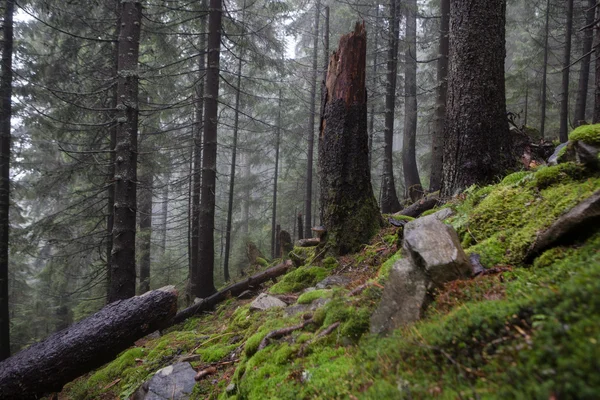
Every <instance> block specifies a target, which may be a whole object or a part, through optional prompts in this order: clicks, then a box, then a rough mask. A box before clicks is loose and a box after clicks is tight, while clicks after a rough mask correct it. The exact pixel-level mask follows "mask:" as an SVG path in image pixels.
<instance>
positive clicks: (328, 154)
mask: <svg viewBox="0 0 600 400" xmlns="http://www.w3.org/2000/svg"><path fill="white" fill-rule="evenodd" d="M366 35H367V34H366V31H365V25H364V23H363V24H360V23H357V24H356V28H355V30H354V32H353V33H350V34H347V35H344V36H342V38H341V39H340V44H339V46H338V50H337V51H336V52H334V53H333V55H332V56H331V58H330V59H329V68H328V71H329V72H328V74H327V82H326V93H325V96H323V100H324V109H325V112H324V118H323V121H322V122H321V126H320V135H319V142H320V143H319V168H320V174H319V176H320V179H321V201H320V203H321V220H322V221H323V224H324V225H325V227H326V229H327V240H328V243H329V244H331V246H332V250H333V251H334V252H335V253H338V254H345V253H348V252H351V251H355V250H357V249H358V248H359V247H360V245H361V244H364V243H367V242H368V241H369V240H370V239H371V237H372V235H373V234H375V232H376V231H377V229H378V228H379V226H380V225H381V216H380V214H379V210H378V207H377V202H376V201H375V197H374V196H373V188H372V186H371V174H370V173H369V170H368V163H369V149H368V132H367V90H366V87H365V70H366V50H367V36H366Z"/></svg>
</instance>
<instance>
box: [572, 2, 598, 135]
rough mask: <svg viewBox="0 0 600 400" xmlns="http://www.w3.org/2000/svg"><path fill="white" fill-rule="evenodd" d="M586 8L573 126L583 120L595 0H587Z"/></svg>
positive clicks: (592, 37) (590, 56)
mask: <svg viewBox="0 0 600 400" xmlns="http://www.w3.org/2000/svg"><path fill="white" fill-rule="evenodd" d="M587 7H588V9H587V10H586V12H585V27H584V29H585V30H584V37H583V44H582V49H581V57H582V59H581V69H580V70H579V81H578V87H577V100H576V102H575V115H574V117H573V122H574V123H573V126H575V127H577V126H579V125H580V124H581V122H582V121H585V110H586V105H587V97H588V84H589V78H590V60H591V58H592V53H593V51H592V44H593V41H594V29H593V28H594V15H595V11H596V0H588V2H587Z"/></svg>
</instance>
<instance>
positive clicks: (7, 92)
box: [0, 0, 15, 361]
mask: <svg viewBox="0 0 600 400" xmlns="http://www.w3.org/2000/svg"><path fill="white" fill-rule="evenodd" d="M14 10H15V1H14V0H6V1H5V2H4V16H3V17H4V23H3V24H2V65H0V73H1V74H2V76H1V77H0V107H1V108H0V174H1V176H0V180H1V184H0V361H1V360H4V359H5V358H8V357H10V322H9V311H8V235H9V229H10V226H9V215H8V214H9V213H8V210H9V208H10V145H11V127H10V120H11V116H12V100H11V98H12V79H13V73H12V55H13V13H14Z"/></svg>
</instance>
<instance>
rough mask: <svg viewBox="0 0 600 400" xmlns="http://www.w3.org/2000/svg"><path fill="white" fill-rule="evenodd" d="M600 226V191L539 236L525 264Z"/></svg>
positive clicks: (529, 251) (528, 252) (528, 253)
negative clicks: (551, 248)
mask: <svg viewBox="0 0 600 400" xmlns="http://www.w3.org/2000/svg"><path fill="white" fill-rule="evenodd" d="M599 225H600V190H596V191H595V192H594V194H592V195H591V196H590V197H588V198H587V199H585V200H583V201H582V202H581V203H579V204H578V205H576V206H575V207H573V208H572V209H571V210H570V211H568V212H567V213H566V214H564V215H563V216H561V217H560V218H559V219H557V220H556V221H555V222H554V223H553V224H552V225H551V226H550V227H549V228H548V229H546V230H545V231H543V232H541V233H540V234H538V236H537V238H536V240H535V241H534V243H533V244H532V245H531V247H530V248H529V250H528V251H527V254H526V255H525V262H531V261H533V260H534V258H535V256H537V255H538V254H540V253H541V252H543V251H544V250H546V249H548V248H550V247H552V246H555V245H557V244H560V243H561V242H568V241H569V240H570V239H572V238H574V237H576V236H577V234H585V233H589V232H591V231H594V230H595V229H597V227H598V226H599Z"/></svg>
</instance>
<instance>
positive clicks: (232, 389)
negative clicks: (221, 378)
mask: <svg viewBox="0 0 600 400" xmlns="http://www.w3.org/2000/svg"><path fill="white" fill-rule="evenodd" d="M235 390H236V387H235V383H230V384H229V385H227V387H226V388H225V392H227V393H229V394H233V393H235Z"/></svg>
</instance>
